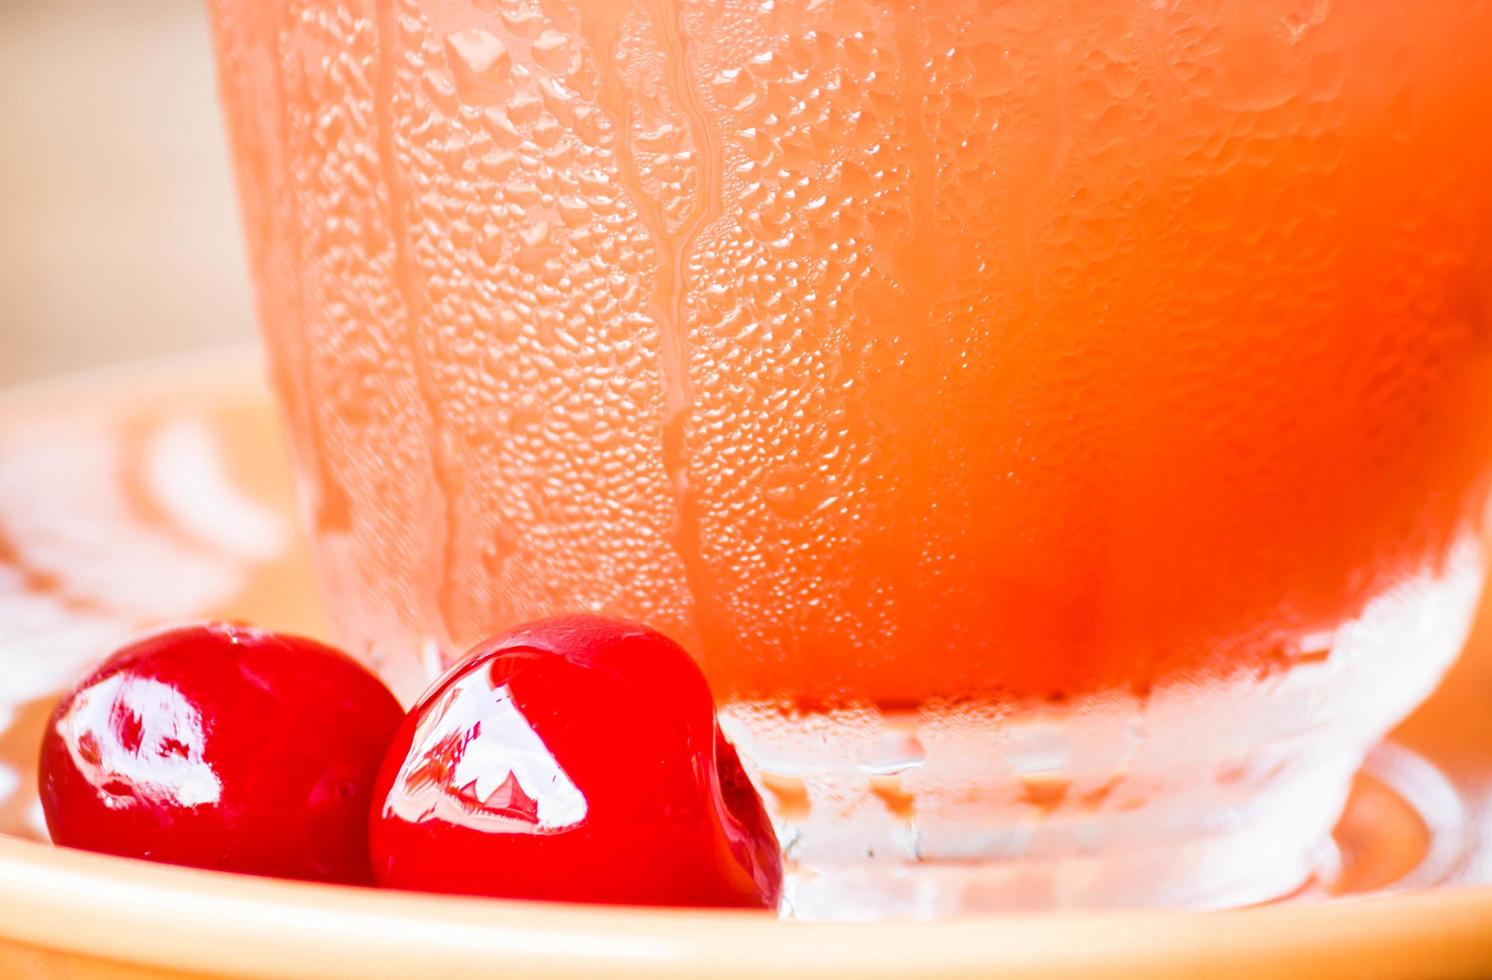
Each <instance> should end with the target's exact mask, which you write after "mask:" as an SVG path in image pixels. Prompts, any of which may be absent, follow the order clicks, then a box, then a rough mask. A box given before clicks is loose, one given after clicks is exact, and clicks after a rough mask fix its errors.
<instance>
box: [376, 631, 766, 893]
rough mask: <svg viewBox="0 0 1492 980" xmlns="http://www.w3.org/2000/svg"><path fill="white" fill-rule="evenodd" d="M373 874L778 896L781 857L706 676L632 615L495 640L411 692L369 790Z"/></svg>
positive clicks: (430, 885)
mask: <svg viewBox="0 0 1492 980" xmlns="http://www.w3.org/2000/svg"><path fill="white" fill-rule="evenodd" d="M373 800H374V809H373V813H372V830H371V832H370V834H369V840H370V842H371V847H372V853H373V873H374V875H375V876H376V877H377V878H378V881H379V883H380V884H383V885H389V886H392V887H396V888H410V889H418V890H422V891H437V892H456V893H463V894H476V895H493V896H500V897H505V898H531V899H546V900H552V901H572V902H604V903H609V904H624V905H688V906H727V907H745V908H773V907H775V906H776V904H777V899H778V895H779V893H780V891H781V888H782V859H781V856H780V854H779V852H778V847H777V838H776V836H775V835H774V834H773V833H772V825H771V823H770V822H769V821H768V819H767V814H766V810H765V809H764V808H763V807H762V803H761V799H760V798H759V797H758V796H757V794H756V791H755V790H754V789H753V788H752V786H751V783H750V781H749V780H748V779H747V777H746V773H745V771H744V770H743V769H742V768H741V762H740V760H739V758H737V756H736V752H735V749H734V748H732V747H731V745H730V743H729V742H727V741H725V739H724V738H723V737H721V735H720V729H719V726H718V725H717V724H716V721H715V705H714V701H713V699H712V698H711V697H710V692H709V688H708V687H707V686H706V684H705V679H704V675H703V674H701V673H700V670H699V668H698V667H697V666H696V665H695V663H694V661H693V660H692V659H690V657H689V655H688V654H687V653H685V652H684V650H683V649H682V648H680V647H679V646H678V645H677V644H676V643H674V642H673V641H672V640H670V639H668V638H667V637H665V636H663V635H662V634H660V633H657V632H655V631H654V630H651V629H648V628H647V627H645V626H640V625H638V624H636V623H627V622H620V621H617V620H609V619H600V618H596V617H584V616H576V617H569V618H563V619H550V620H545V621H543V622H539V623H534V624H531V625H528V626H521V627H519V628H517V629H515V630H513V631H511V632H509V633H505V634H503V635H502V636H499V637H496V638H495V639H492V640H489V641H487V642H486V643H483V644H481V645H480V646H478V647H477V648H476V649H475V650H473V651H472V652H471V653H470V654H469V655H468V656H467V657H466V659H464V660H463V661H462V662H461V663H459V664H457V665H456V666H455V667H454V668H452V669H451V670H450V671H449V672H447V674H446V675H445V677H443V678H442V679H441V680H440V681H438V682H437V683H436V684H435V686H434V687H432V688H431V689H430V690H429V691H428V692H426V694H425V695H424V696H423V697H422V698H421V699H420V701H419V703H418V704H416V705H415V707H414V710H412V711H411V712H410V713H409V717H408V718H406V719H405V722H404V726H403V727H402V728H400V730H399V734H398V735H397V736H395V738H394V740H393V742H392V743H391V744H390V746H389V753H388V756H387V758H386V759H385V760H384V764H383V769H382V771H381V772H380V773H379V775H378V782H377V786H376V788H375V790H374V796H373Z"/></svg>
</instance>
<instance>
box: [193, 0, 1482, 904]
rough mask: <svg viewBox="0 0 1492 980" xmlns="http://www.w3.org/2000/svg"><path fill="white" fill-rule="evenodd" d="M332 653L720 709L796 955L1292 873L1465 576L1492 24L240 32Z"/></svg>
mask: <svg viewBox="0 0 1492 980" xmlns="http://www.w3.org/2000/svg"><path fill="white" fill-rule="evenodd" d="M213 7H214V11H215V15H216V17H215V31H216V46H217V51H218V56H219V65H220V70H221V79H222V89H223V93H224V97H225V103H226V106H227V110H228V119H229V128H230V132H231V137H232V141H233V144H234V147H235V151H236V159H237V167H238V177H239V183H240V189H241V195H242V200H243V208H244V215H245V226H246V228H247V233H248V239H249V244H250V254H251V259H252V264H253V269H254V274H255V277H256V280H257V283H258V292H259V299H260V307H261V309H260V313H261V319H262V322H263V325H264V330H265V335H266V338H267V341H268V348H269V352H270V356H271V362H272V365H273V370H274V378H275V383H276V386H277V389H278V392H279V395H280V397H281V399H282V402H283V406H284V414H285V418H286V420H287V422H288V426H289V431H290V434H291V436H292V442H293V447H294V453H295V458H296V460H297V463H298V471H299V478H300V489H301V494H302V501H303V505H304V511H305V516H306V520H307V522H308V526H309V528H310V530H311V533H312V536H313V539H314V541H315V545H316V549H317V556H318V562H319V568H320V574H321V577H322V580H323V583H324V586H325V590H326V593H327V595H328V597H329V599H330V603H331V610H332V613H333V615H334V617H335V620H336V623H337V625H338V627H339V629H340V630H341V632H342V635H343V637H344V639H345V640H347V641H348V642H349V643H350V644H352V645H354V647H355V648H357V649H360V650H362V651H364V652H365V653H366V654H367V655H368V656H370V657H372V658H373V659H374V660H375V661H376V662H377V663H378V664H380V666H381V667H382V669H383V670H384V671H385V673H386V674H387V676H389V677H390V678H392V679H393V680H394V681H395V682H396V683H397V684H399V685H400V686H401V688H402V690H403V692H404V693H405V694H406V695H408V694H410V693H411V692H413V691H414V690H416V689H417V688H418V687H419V686H420V685H421V684H422V683H423V682H424V680H426V679H427V678H428V677H430V676H431V675H432V674H433V673H434V672H435V671H436V670H437V669H438V668H439V665H440V664H441V663H443V662H446V661H448V660H449V659H450V658H451V657H452V656H456V655H459V654H460V653H461V652H462V651H463V650H464V649H466V647H467V646H468V645H470V644H471V643H473V642H474V641H476V640H478V639H479V638H481V637H483V636H484V635H487V634H489V633H492V632H494V631H496V630H498V629H501V628H503V627H506V626H509V625H511V624H513V623H516V622H519V621H522V620H528V619H533V618H537V617H541V616H545V615H549V614H555V613H561V612H573V611H594V612H597V613H605V614H614V615H622V616H628V617H632V618H636V619H639V620H644V621H646V622H648V623H650V624H652V625H654V626H657V627H659V628H661V629H663V630H665V631H667V632H669V633H671V634H672V635H673V636H675V637H676V638H677V639H679V640H680V642H682V643H683V644H684V645H685V646H686V647H688V648H689V649H691V650H692V651H694V652H695V653H696V655H697V656H698V657H699V658H700V660H701V662H702V663H703V664H704V666H705V669H706V671H707V673H708V674H709V676H710V679H711V682H712V684H713V685H714V689H715V692H716V694H717V696H718V697H719V699H720V700H721V703H722V707H723V710H724V712H725V714H726V717H727V719H728V722H729V724H730V727H731V729H732V731H733V732H734V733H735V735H736V736H737V738H738V739H739V740H740V742H741V744H742V746H743V748H744V750H745V752H746V754H747V755H748V757H749V758H750V759H751V760H752V761H753V762H754V764H755V765H756V767H757V768H758V771H759V776H760V778H761V781H762V784H763V785H764V787H765V788H766V790H767V796H768V799H769V802H770V803H771V804H772V805H773V806H774V808H775V813H776V816H777V818H778V820H779V821H780V823H781V826H782V828H783V840H784V841H785V842H786V843H787V845H788V853H789V856H790V857H791V858H792V859H793V861H794V862H795V867H796V869H797V870H796V871H795V874H794V877H793V881H792V883H791V885H790V894H791V903H792V909H791V910H792V911H793V912H795V913H796V914H799V915H805V916H823V915H829V916H849V917H854V916H873V915H883V914H918V915H927V914H939V913H943V912H949V911H956V910H961V909H968V908H993V907H1007V906H1019V907H1050V906H1067V905H1088V906H1115V905H1131V906H1132V905H1152V904H1184V905H1193V906H1216V905H1227V904H1236V903H1244V902H1252V901H1256V900H1261V899H1265V898H1269V897H1272V896H1276V895H1279V894H1282V893H1285V892H1288V891H1290V890H1291V889H1293V888H1295V887H1296V886H1298V885H1299V884H1301V882H1302V881H1303V880H1304V879H1305V878H1306V877H1307V876H1308V875H1309V874H1310V873H1311V871H1312V869H1313V867H1314V866H1315V862H1316V861H1317V859H1318V856H1319V854H1320V847H1321V845H1322V842H1323V841H1324V840H1325V839H1326V837H1327V834H1328V831H1329V829H1330V827H1331V825H1332V823H1333V821H1334V820H1335V818H1336V816H1337V815H1338V813H1339V812H1340V810H1341V807H1342V803H1343V800H1344V797H1345V793H1346V790H1347V787H1348V783H1349V779H1350V777H1351V775H1352V773H1353V772H1354V771H1355V769H1356V768H1357V766H1358V765H1359V763H1360V762H1361V760H1362V758H1363V756H1364V754H1365V753H1366V752H1367V750H1368V749H1369V747H1370V746H1371V745H1372V744H1373V743H1374V742H1375V741H1376V740H1378V739H1379V738H1380V737H1381V736H1382V735H1383V734H1384V733H1385V732H1386V731H1387V730H1388V729H1389V728H1390V727H1391V726H1392V725H1393V724H1394V723H1395V722H1396V721H1397V720H1398V719H1400V718H1401V717H1403V716H1404V715H1405V714H1406V713H1407V712H1408V711H1409V710H1410V709H1412V708H1413V707H1414V706H1415V705H1416V704H1417V703H1419V701H1421V700H1422V699H1423V698H1424V697H1425V696H1426V695H1427V694H1428V692H1429V691H1430V690H1431V689H1432V688H1433V686H1434V685H1435V683H1436V682H1437V680H1438V679H1439V678H1440V676H1441V674H1442V673H1443V671H1444V670H1445V669H1446V667H1447V666H1448V664H1449V663H1450V662H1451V660H1452V659H1453V658H1454V656H1455V655H1456V653H1457V651H1458V649H1459V648H1460V646H1461V644H1462V642H1463V639H1464V636H1465V631H1466V628H1467V626H1468V623H1469V620H1470V617H1471V614H1472V611H1473V609H1474V607H1475V605H1476V601H1477V597H1478V594H1479V592H1480V588H1481V585H1482V581H1483V570H1484V551H1485V549H1484V545H1485V532H1486V520H1487V513H1488V509H1487V502H1488V497H1489V494H1488V490H1489V478H1492V179H1489V177H1488V175H1489V174H1492V135H1489V131H1488V130H1487V128H1486V127H1485V126H1484V125H1482V122H1483V121H1485V120H1487V119H1492V73H1489V70H1488V68H1487V67H1486V63H1485V53H1486V52H1487V51H1489V50H1492V5H1489V4H1488V3H1486V2H1482V0H1426V2H1421V3H1413V4H1406V3H1368V2H1360V3H1346V2H1338V3H1332V2H1329V0H1155V2H1151V3H1143V4H1141V3H1135V2H1134V0H1069V2H1053V0H1004V2H995V0H921V2H914V0H857V2H850V0H751V2H746V0H649V2H643V0H635V2H630V3H629V2H622V0H471V2H469V3H468V2H436V0H386V2H377V3H374V2H372V0H365V2H361V3H359V2H347V0H336V2H334V0H214V3H213Z"/></svg>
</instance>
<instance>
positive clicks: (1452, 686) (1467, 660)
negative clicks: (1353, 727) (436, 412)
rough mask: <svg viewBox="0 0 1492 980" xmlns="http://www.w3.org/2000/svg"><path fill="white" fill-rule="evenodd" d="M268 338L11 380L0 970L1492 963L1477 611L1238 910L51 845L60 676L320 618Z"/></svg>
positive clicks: (1484, 652) (1175, 967)
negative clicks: (1354, 774)
mask: <svg viewBox="0 0 1492 980" xmlns="http://www.w3.org/2000/svg"><path fill="white" fill-rule="evenodd" d="M262 378H263V370H262V367H261V365H260V362H259V359H258V355H257V354H256V353H255V352H253V351H252V350H249V349H234V350H230V351H223V352H214V353H211V354H207V355H198V356H192V357H185V358H177V359H173V360H169V361H159V362H153V363H149V364H145V365H139V366H131V367H127V368H121V369H113V370H110V371H106V372H101V373H95V374H91V375H87V376H81V377H74V378H69V379H64V380H61V381H54V382H47V383H42V384H36V385H31V386H28V387H25V388H19V389H15V390H13V391H11V392H9V393H6V394H4V395H0V976H7V977H10V976H58V975H62V976H68V977H74V978H141V977H182V976H193V977H197V976H201V977H342V976H347V977H396V976H421V977H479V976H480V977H491V976H495V975H501V976H525V977H529V976H535V977H592V976H595V975H597V974H601V973H604V974H606V975H607V976H617V977H649V978H654V977H686V976H687V977H698V976H709V977H722V978H735V977H740V978H748V977H749V978H753V980H760V978H763V977H782V976H795V977H893V976H895V977H907V976H916V977H975V976H977V977H993V978H1005V977H1012V978H1013V977H1038V976H1039V977H1084V978H1119V977H1125V978H1141V977H1144V978H1171V977H1207V978H1208V980H1223V978H1228V977H1297V976H1310V977H1323V978H1330V977H1402V976H1436V977H1480V976H1485V975H1487V974H1488V973H1489V972H1492V608H1489V609H1488V610H1487V611H1486V613H1484V615H1483V616H1482V619H1481V622H1480V623H1479V625H1478V627H1477V629H1476V633H1475V635H1474V637H1473V639H1472V641H1471V644H1470V646H1469V648H1468V649H1467V652H1466V654H1465V655H1464V656H1463V657H1462V659H1461V661H1460V662H1459V664H1458V665H1457V666H1456V668H1455V669H1454V670H1453V672H1452V673H1451V675H1450V677H1449V678H1448V679H1447V680H1446V682H1445V684H1444V685H1443V687H1442V688H1441V689H1440V691H1439V692H1438V693H1437V694H1436V695H1435V696H1434V697H1433V698H1432V699H1431V700H1430V701H1429V702H1428V703H1427V704H1426V705H1425V706H1424V707H1423V708H1422V709H1421V710H1420V711H1419V712H1418V713H1416V714H1415V715H1414V716H1413V717H1412V718H1410V719H1409V721H1408V722H1406V723H1405V724H1404V725H1403V726H1402V727H1401V728H1400V729H1399V731H1398V732H1396V733H1395V734H1394V736H1393V739H1392V740H1391V741H1390V742H1387V743H1385V744H1384V745H1382V746H1380V747H1379V748H1378V749H1377V750H1375V752H1374V753H1373V755H1372V757H1371V758H1370V759H1369V762H1368V765H1367V766H1366V768H1365V770H1364V772H1363V774H1362V775H1361V776H1360V777H1359V779H1358V783H1357V788H1356V790H1355V792H1354V795H1353V799H1352V802H1351V803H1350V804H1349V807H1348V810H1347V813H1346V814H1345V815H1344V817H1343V819H1342V822H1341V824H1340V825H1339V827H1338V829H1337V832H1336V835H1335V842H1334V846H1333V847H1331V848H1328V849H1327V850H1326V851H1325V852H1324V853H1323V856H1322V860H1321V866H1320V872H1319V874H1318V880H1317V881H1316V882H1315V883H1313V884H1312V885H1310V886H1308V887H1307V888H1305V889H1303V890H1302V891H1301V892H1300V893H1298V894H1296V895H1294V896H1292V897H1290V898H1288V899H1286V900H1283V901H1280V902H1276V903H1272V904H1269V905H1264V906H1258V907H1253V908H1247V909H1237V910H1232V911H1227V912H1206V913H1201V912H1160V911H1144V912H1118V913H1081V912H1063V913H1053V914H1045V915H999V916H994V915H989V916H970V917H964V918H953V919H948V920H944V921H936V922H910V921H907V922H902V921H891V922H881V923H875V924H812V925H809V924H803V923H791V922H779V921H777V920H775V919H773V918H770V917H768V916H765V915H761V914H749V913H734V912H698V911H675V910H630V909H611V908H592V907H582V906H565V905H547V904H542V903H529V902H510V901H497V900H486V899H468V898H444V897H433V896H425V895H413V894H404V893H396V892H380V891H375V890H371V889H356V888H344V887H334V886H325V885H313V884H304V883H298V882H284V881H273V880H267V879H258V878H250V877H241V876H236V875H228V874H219V873H212V872H204V871H196V870H189V869H183V868H173V867H165V866H161V865H153V864H149V863H146V862H139V861H130V860H125V859H121V858H113V857H105V856H100V855H95V854H86V853H82V852H77V851H70V850H64V849H60V848H55V847H52V846H51V845H50V844H48V843H46V842H45V841H46V834H45V830H44V828H43V826H42V824H41V819H40V812H39V808H38V805H37V801H36V794H35V753H36V747H37V744H38V739H39V737H40V736H39V733H40V730H41V727H42V724H43V723H44V721H45V717H46V713H47V711H48V710H49V707H50V704H51V702H52V700H53V699H54V698H55V696H56V693H57V692H58V691H59V690H61V689H62V688H63V687H64V686H65V685H66V684H67V683H68V682H69V680H70V679H72V678H74V677H75V676H77V675H78V674H79V673H81V672H82V671H83V670H85V669H86V667H87V666H88V665H89V663H90V662H92V661H93V660H96V659H97V658H98V657H99V656H101V655H102V654H103V653H105V652H107V651H108V650H110V649H112V648H113V647H115V646H117V645H118V644H119V643H120V642H122V641H124V640H125V639H127V638H129V637H130V636H132V635H135V634H138V633H140V632H142V631H144V630H148V629H150V628H152V627H153V626H155V625H157V624H160V623H166V622H174V621H180V620H188V619H201V618H209V617H211V618H229V619H241V620H246V621H251V622H254V623H255V624H257V625H262V626H266V627H271V628H276V629H285V630H292V631H296V632H301V633H308V634H311V635H320V636H325V635H326V634H327V628H326V624H325V622H324V621H323V619H322V616H321V613H320V610H319V607H318V601H317V598H316V594H315V588H314V583H313V579H312V575H311V570H310V566H309V562H308V558H307V555H306V552H305V550H304V544H303V542H302V541H301V540H300V538H299V536H298V533H297V531H296V528H295V522H294V520H293V506H292V503H291V493H290V478H289V473H288V467H287V464H286V460H285V454H284V451H283V447H282V445H281V443H280V437H279V432H278V427H277V421H276V419H275V414H274V409H273V407H272V405H271V403H270V400H269V397H268V394H267V391H266V387H265V385H264V383H263V380H262Z"/></svg>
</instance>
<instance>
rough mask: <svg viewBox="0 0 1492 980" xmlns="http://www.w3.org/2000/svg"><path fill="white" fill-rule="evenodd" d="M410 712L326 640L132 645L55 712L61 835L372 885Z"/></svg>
mask: <svg viewBox="0 0 1492 980" xmlns="http://www.w3.org/2000/svg"><path fill="white" fill-rule="evenodd" d="M402 717H403V711H402V710H401V709H400V707H399V702H398V701H397V700H395V698H394V696H393V695H392V694H390V693H389V691H388V689H387V688H386V687H384V686H383V684H382V682H380V681H379V680H378V678H376V677H374V676H373V675H372V674H371V673H369V672H368V671H367V669H365V668H364V667H363V666H361V665H360V664H358V663H357V662H356V661H354V660H352V659H351V658H350V657H348V656H346V655H345V654H342V653H339V652H338V651H336V650H333V649H331V648H330V647H327V646H323V645H322V644H320V643H316V642H314V641H312V640H306V639H300V638H298V637H291V636H281V635H278V634H275V633H268V632H264V631H261V630H253V629H246V628H243V627H238V626H224V625H211V626H191V627H186V628H183V629H176V630H171V631H169V632H166V633H161V634H159V635H157V636H154V637H151V638H149V639H146V640H143V641H141V642H139V643H136V644H133V645H132V646H128V647H125V648H124V649H122V650H120V651H119V652H118V653H116V654H114V655H113V656H112V657H110V658H109V659H108V660H107V661H105V662H104V663H103V665H102V666H100V667H99V668H98V669H97V670H95V671H94V672H93V673H92V674H91V675H90V676H89V677H87V678H86V679H85V680H84V681H83V682H82V683H81V684H79V685H78V686H77V687H76V688H74V689H73V691H72V692H71V693H69V694H68V695H67V696H66V697H64V698H63V699H62V702H61V703H60V704H58V705H57V708H56V710H55V711H54V712H53V713H52V718H51V721H50V722H49V723H48V725H47V729H46V733H45V735H44V736H43V739H42V747H41V774H40V775H41V801H42V808H43V810H44V811H45V813H46V818H47V827H48V828H49V829H50V830H51V832H52V839H53V840H54V841H56V842H57V843H58V844H63V845H66V846H68V847H81V848H85V849H87V850H91V851H104V852H107V853H110V854H120V855H124V856H126V857H138V858H146V859H148V860H152V861H164V862H167V863H170V864H185V865H192V866H194V867H199V868H211V869H215V870H221V871H237V872H243V873H246V874H260V875H273V876H277V877H285V878H308V879H313V880H320V881H337V882H349V883H367V882H370V881H371V880H372V876H371V873H370V871H369V867H368V844H367V815H368V805H369V800H370V798H371V791H372V783H373V777H374V775H375V774H376V773H377V771H378V765H379V762H380V760H381V759H382V758H383V752H384V749H385V748H386V747H387V745H388V743H389V739H390V737H392V735H393V733H394V731H395V730H396V729H397V728H398V726H399V722H400V720H401V718H402Z"/></svg>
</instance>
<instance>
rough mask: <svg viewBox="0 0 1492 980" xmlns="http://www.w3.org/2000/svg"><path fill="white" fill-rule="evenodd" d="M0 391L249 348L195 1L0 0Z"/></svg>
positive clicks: (219, 134) (204, 34) (249, 312)
mask: <svg viewBox="0 0 1492 980" xmlns="http://www.w3.org/2000/svg"><path fill="white" fill-rule="evenodd" d="M0 120H3V122H4V127H3V130H0V188H3V189H4V192H3V194H0V385H8V384H14V383H16V382H18V381H23V380H26V379H29V378H35V377H40V376H43V375H47V374H54V373H57V372H61V371H68V370H75V369H78V368H84V367H89V366H92V365H97V364H106V363H110V362H116V361H120V360H129V359H132V358H138V357H146V356H149V355H152V354H160V353H167V352H172V351H179V350H185V349H190V348H193V347H201V346H207V345H212V344H221V343H226V342H231V341H235V340H247V339H249V338H251V337H252V336H253V326H254V324H253V309H252V299H251V293H250V290H249V286H248V279H247V271H246V269H245V266H244V261H243V257H242V247H241V242H240V238H239V229H238V213H237V203H236V201H235V199H234V195H233V183H232V176H231V172H230V169H229V163H228V153H227V145H226V139H225V137H224V134H223V128H222V124H221V122H220V121H219V118H218V106H217V90H216V80H215V78H214V76H213V67H212V51H211V47H210V44H209V40H208V24H207V9H206V3H205V2H203V0H129V2H127V3H117V2H107V0H0Z"/></svg>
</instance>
